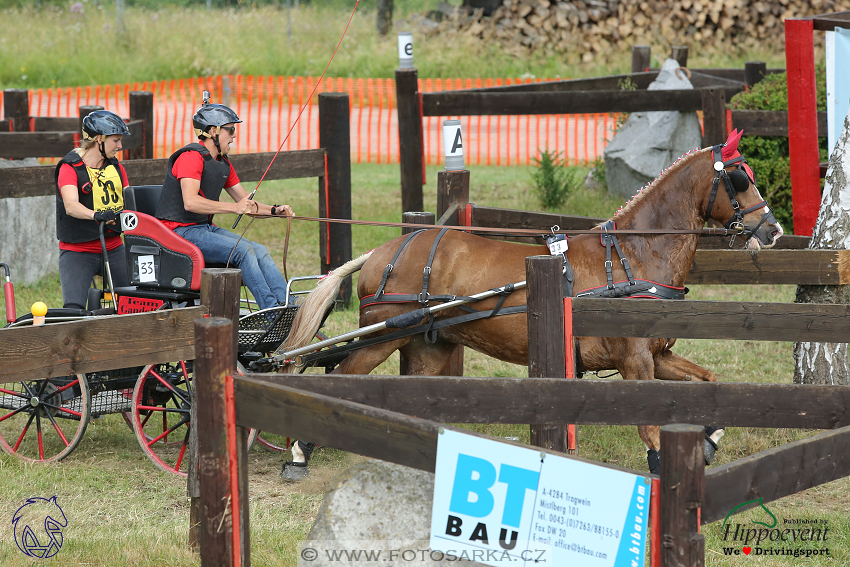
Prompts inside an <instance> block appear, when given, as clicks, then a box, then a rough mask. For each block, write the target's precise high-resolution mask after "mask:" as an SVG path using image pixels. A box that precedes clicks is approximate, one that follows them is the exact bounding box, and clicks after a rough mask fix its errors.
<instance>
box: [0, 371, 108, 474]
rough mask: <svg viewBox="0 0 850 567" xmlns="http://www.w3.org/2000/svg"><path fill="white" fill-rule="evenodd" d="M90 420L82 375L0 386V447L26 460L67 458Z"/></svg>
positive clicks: (88, 401)
mask: <svg viewBox="0 0 850 567" xmlns="http://www.w3.org/2000/svg"><path fill="white" fill-rule="evenodd" d="M90 417H91V393H90V392H89V384H88V381H87V380H86V377H85V375H83V374H78V375H76V376H64V377H61V378H48V379H47V380H32V381H30V382H16V383H10V384H3V385H2V386H0V447H2V448H3V450H4V451H6V452H7V453H9V454H10V455H14V456H16V457H18V458H20V459H23V460H25V461H30V462H49V461H60V460H62V459H64V458H65V457H67V456H68V455H70V454H71V452H72V451H73V450H74V449H75V448H76V447H77V445H79V444H80V441H81V440H82V439H83V435H84V434H85V432H86V426H88V423H89V418H90Z"/></svg>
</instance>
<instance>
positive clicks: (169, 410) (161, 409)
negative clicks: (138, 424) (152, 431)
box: [136, 406, 189, 425]
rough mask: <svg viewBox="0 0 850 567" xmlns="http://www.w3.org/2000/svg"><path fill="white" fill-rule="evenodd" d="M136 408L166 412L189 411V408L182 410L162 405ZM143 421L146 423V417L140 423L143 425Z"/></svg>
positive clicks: (137, 407)
mask: <svg viewBox="0 0 850 567" xmlns="http://www.w3.org/2000/svg"><path fill="white" fill-rule="evenodd" d="M136 409H138V410H140V411H142V410H148V411H162V412H166V413H188V411H189V410H184V409H180V408H166V407H162V406H136ZM148 417H150V415H148ZM145 423H147V419H145V421H144V422H142V425H144V424H145Z"/></svg>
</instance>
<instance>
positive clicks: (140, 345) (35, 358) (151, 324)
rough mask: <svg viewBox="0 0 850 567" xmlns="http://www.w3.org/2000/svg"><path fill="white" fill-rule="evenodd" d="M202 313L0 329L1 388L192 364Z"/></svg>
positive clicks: (189, 310) (182, 311) (191, 310)
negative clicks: (100, 372)
mask: <svg viewBox="0 0 850 567" xmlns="http://www.w3.org/2000/svg"><path fill="white" fill-rule="evenodd" d="M206 313H207V308H206V307H203V306H201V307H188V308H184V309H170V310H164V311H153V312H150V313H140V314H135V315H115V316H109V317H92V318H91V319H84V320H82V321H74V322H68V323H54V324H50V325H44V326H42V327H33V326H29V327H17V328H11V329H3V330H0V333H2V338H3V340H2V341H0V383H4V382H19V381H21V380H38V379H43V378H51V377H54V376H68V375H72V374H81V373H86V372H94V371H98V370H114V369H116V368H127V367H130V366H144V365H146V364H154V363H158V362H163V361H168V360H187V359H192V358H194V357H195V344H194V343H195V341H194V339H193V332H194V331H193V327H192V321H194V320H195V319H197V318H198V317H203V316H204V315H206ZM131 338H132V340H130V339H131Z"/></svg>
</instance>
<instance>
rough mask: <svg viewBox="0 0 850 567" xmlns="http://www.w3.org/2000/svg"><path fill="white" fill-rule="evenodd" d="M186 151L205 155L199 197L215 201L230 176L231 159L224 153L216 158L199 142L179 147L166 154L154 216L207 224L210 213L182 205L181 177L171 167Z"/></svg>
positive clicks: (211, 216) (209, 221)
mask: <svg viewBox="0 0 850 567" xmlns="http://www.w3.org/2000/svg"><path fill="white" fill-rule="evenodd" d="M186 152H198V153H200V154H201V156H202V157H203V158H204V171H203V173H202V174H201V190H200V192H199V194H200V195H201V197H204V198H205V199H209V200H210V201H218V198H219V197H220V196H221V190H222V189H223V188H224V184H225V183H226V182H227V178H228V177H229V176H230V162H229V161H227V158H226V157H224V156H222V161H217V160H216V159H214V158H213V157H212V155H211V154H210V151H209V150H208V149H207V148H205V147H204V146H203V145H202V144H198V143H193V144H189V145H187V146H184V147H182V148H180V149H179V150H177V151H176V152H174V153H173V154H172V155H171V157H170V158H168V170H167V171H166V172H165V181H164V182H163V183H162V193H161V194H160V196H159V204H158V205H157V207H156V218H158V219H162V220H170V221H175V222H183V223H192V224H210V223H211V222H212V218H213V215H201V214H198V213H192V212H189V211H187V210H186V207H185V206H184V205H183V191H182V190H181V189H180V180H179V179H177V177H175V176H174V173H173V172H172V169H173V167H174V162H176V161H177V158H178V157H180V156H181V155H182V154H184V153H186Z"/></svg>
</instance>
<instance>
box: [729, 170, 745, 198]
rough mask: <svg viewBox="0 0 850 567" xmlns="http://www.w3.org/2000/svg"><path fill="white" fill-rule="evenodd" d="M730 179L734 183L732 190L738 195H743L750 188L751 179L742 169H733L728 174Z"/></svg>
mask: <svg viewBox="0 0 850 567" xmlns="http://www.w3.org/2000/svg"><path fill="white" fill-rule="evenodd" d="M728 175H729V179H730V180H731V181H732V188H733V189H735V192H736V193H743V192H744V191H746V190H747V189H749V188H750V177H749V176H748V175H747V173H746V172H745V171H744V170H742V169H733V170H732V171H730V172H728Z"/></svg>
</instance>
